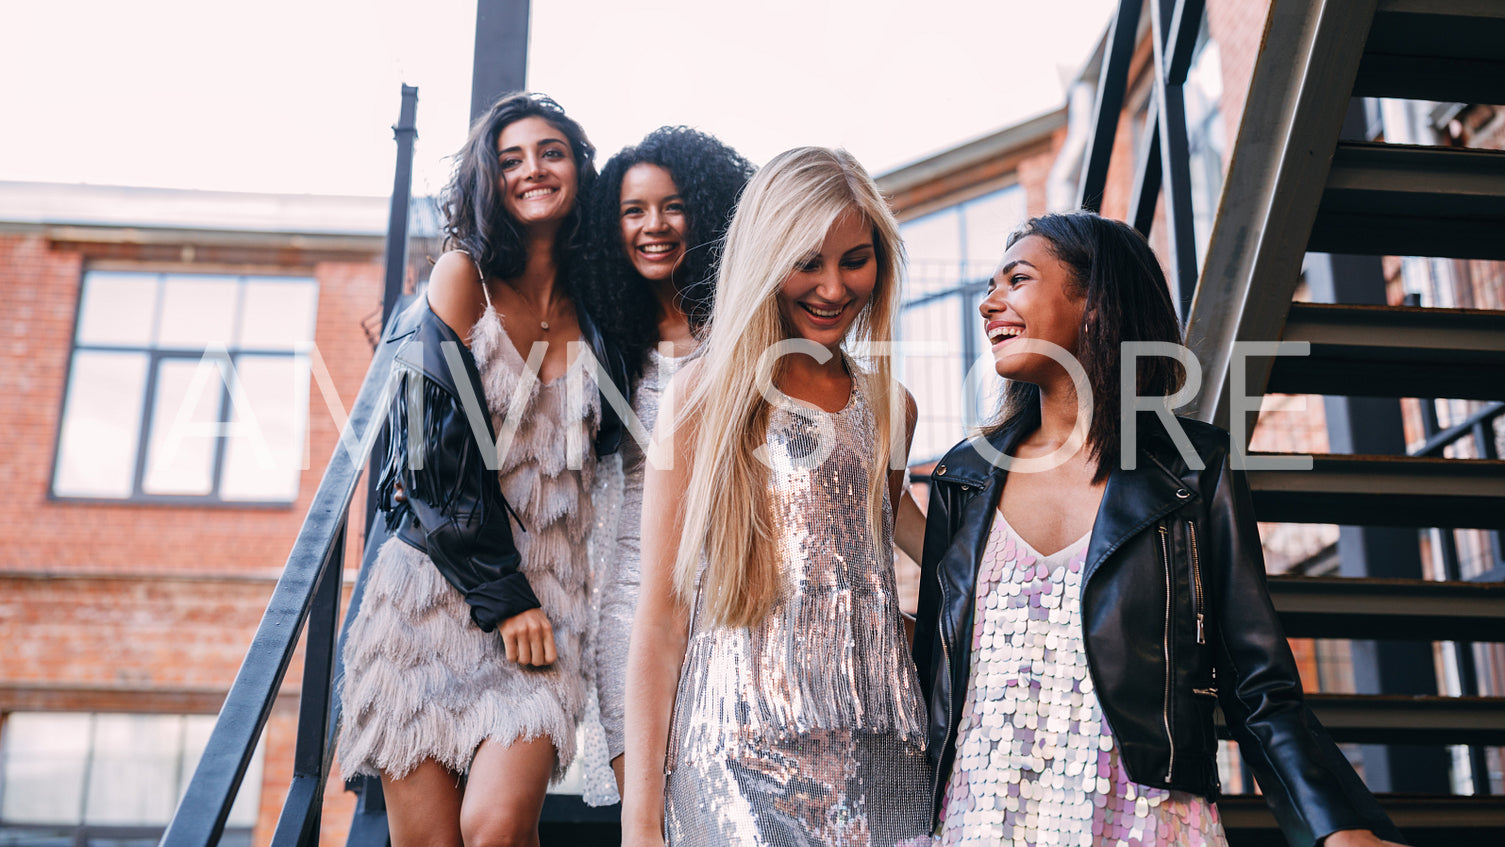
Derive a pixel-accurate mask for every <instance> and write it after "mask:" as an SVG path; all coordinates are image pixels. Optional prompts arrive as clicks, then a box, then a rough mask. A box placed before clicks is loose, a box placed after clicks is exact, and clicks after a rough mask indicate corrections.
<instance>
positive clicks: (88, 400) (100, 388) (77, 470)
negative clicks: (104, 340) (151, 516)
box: [52, 350, 148, 497]
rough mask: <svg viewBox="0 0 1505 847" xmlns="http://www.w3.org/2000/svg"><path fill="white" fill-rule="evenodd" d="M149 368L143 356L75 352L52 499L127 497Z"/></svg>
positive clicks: (131, 477) (132, 474)
mask: <svg viewBox="0 0 1505 847" xmlns="http://www.w3.org/2000/svg"><path fill="white" fill-rule="evenodd" d="M147 366H148V365H147V357H146V355H145V354H144V353H104V352H97V351H87V350H77V351H75V352H74V354H73V369H72V373H71V374H69V376H68V399H67V401H66V403H65V404H64V411H63V426H62V433H61V436H60V438H59V441H58V459H57V472H56V474H55V476H54V478H53V481H52V490H53V493H55V494H57V495H58V496H60V497H129V496H130V495H131V487H132V485H133V484H134V477H135V473H136V442H137V433H138V431H139V429H140V426H141V404H142V403H143V402H144V398H145V396H146V370H147Z"/></svg>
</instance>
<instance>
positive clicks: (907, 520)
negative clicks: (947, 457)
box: [888, 389, 925, 564]
mask: <svg viewBox="0 0 1505 847" xmlns="http://www.w3.org/2000/svg"><path fill="white" fill-rule="evenodd" d="M903 391H904V461H905V464H908V462H909V448H910V445H911V444H913V443H914V429H915V422H916V421H917V420H919V416H920V412H919V407H918V406H916V405H915V401H914V395H912V394H910V393H909V390H908V389H903ZM905 473H907V471H905V470H896V471H894V472H892V473H891V474H889V481H888V486H889V488H888V493H889V502H890V503H893V504H894V543H895V544H897V545H898V546H899V549H900V550H903V551H904V555H906V556H908V557H909V558H911V559H913V560H914V561H915V563H916V564H918V563H919V561H920V553H921V552H922V551H923V549H924V547H925V513H924V512H922V511H920V507H919V505H918V504H916V503H915V501H914V498H913V497H911V496H910V495H909V492H908V491H904V490H903V489H904V474H905ZM901 491H903V493H902V494H901V493H900V492H901Z"/></svg>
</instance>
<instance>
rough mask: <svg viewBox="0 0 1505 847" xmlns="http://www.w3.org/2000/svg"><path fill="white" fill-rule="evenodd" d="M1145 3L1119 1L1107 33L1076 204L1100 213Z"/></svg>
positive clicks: (1135, 0)
mask: <svg viewBox="0 0 1505 847" xmlns="http://www.w3.org/2000/svg"><path fill="white" fill-rule="evenodd" d="M1143 3H1144V0H1119V2H1118V14H1116V15H1114V16H1113V24H1112V25H1111V27H1110V28H1109V30H1108V46H1107V52H1106V53H1105V54H1104V55H1103V69H1102V73H1101V74H1100V75H1099V76H1098V81H1097V109H1096V112H1095V114H1096V118H1095V126H1094V128H1093V132H1092V136H1091V137H1090V138H1088V139H1087V152H1086V154H1085V155H1084V156H1083V157H1082V179H1081V182H1080V183H1078V187H1077V205H1079V206H1081V207H1082V208H1084V209H1091V210H1092V211H1094V212H1100V211H1102V208H1103V188H1104V187H1105V186H1106V185H1107V182H1108V163H1109V162H1110V161H1111V160H1112V158H1113V139H1114V136H1116V135H1117V134H1118V113H1119V112H1121V111H1123V107H1124V94H1125V89H1126V88H1127V87H1128V84H1129V63H1130V61H1131V60H1132V59H1133V58H1134V40H1135V36H1136V35H1138V34H1139V12H1140V7H1141V6H1142V5H1143Z"/></svg>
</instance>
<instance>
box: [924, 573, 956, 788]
mask: <svg viewBox="0 0 1505 847" xmlns="http://www.w3.org/2000/svg"><path fill="white" fill-rule="evenodd" d="M935 582H936V585H937V586H938V587H939V588H940V589H941V608H942V609H945V608H946V607H947V605H948V601H947V598H946V581H945V580H944V579H941V569H940V568H936V569H935ZM935 633H936V635H938V636H940V639H941V661H943V662H945V664H946V678H947V679H949V680H951V685H952V687H953V688H955V686H956V680H955V679H952V677H951V649H950V647H948V646H947V644H946V627H945V615H936V617H935ZM954 694H955V692H954V691H952V692H950V693H948V694H947V696H946V737H945V738H942V739H941V750H942V752H944V751H945V749H946V747H947V746H948V745H949V744H950V743H951V733H953V732H955V731H956V715H955V714H954V712H955V708H954V707H953V706H952V702H953V695H954ZM953 767H955V765H954V764H953ZM940 791H941V769H940V768H936V770H935V776H934V778H933V779H932V780H931V785H930V798H931V801H930V802H931V804H932V806H934V803H935V801H936V799H937V798H938V797H939V796H940Z"/></svg>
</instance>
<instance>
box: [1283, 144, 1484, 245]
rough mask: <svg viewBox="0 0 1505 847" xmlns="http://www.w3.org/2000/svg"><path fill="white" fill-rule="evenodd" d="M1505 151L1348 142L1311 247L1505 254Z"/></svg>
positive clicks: (1336, 162) (1331, 175)
mask: <svg viewBox="0 0 1505 847" xmlns="http://www.w3.org/2000/svg"><path fill="white" fill-rule="evenodd" d="M1502 231H1505V151H1499V150H1475V149H1459V148H1446V147H1422V146H1417V145H1409V144H1372V143H1367V142H1357V141H1354V142H1342V143H1340V144H1339V145H1338V147H1337V150H1336V151H1335V152H1334V153H1333V160H1332V167H1331V169H1330V170H1329V172H1328V179H1327V185H1326V187H1325V188H1324V189H1323V191H1322V202H1321V204H1320V205H1319V207H1318V209H1317V220H1316V223H1315V224H1314V225H1313V226H1312V233H1311V238H1310V239H1309V241H1308V245H1307V249H1308V250H1313V251H1317V252H1321V253H1361V254H1365V255H1377V256H1443V257H1451V258H1459V259H1505V238H1501V237H1500V233H1501V232H1502Z"/></svg>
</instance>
